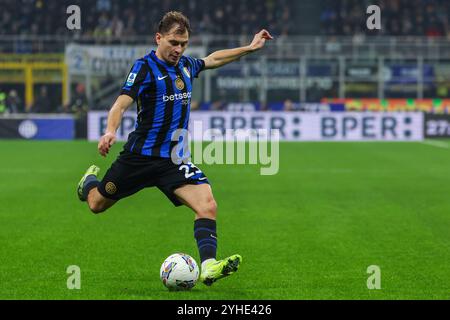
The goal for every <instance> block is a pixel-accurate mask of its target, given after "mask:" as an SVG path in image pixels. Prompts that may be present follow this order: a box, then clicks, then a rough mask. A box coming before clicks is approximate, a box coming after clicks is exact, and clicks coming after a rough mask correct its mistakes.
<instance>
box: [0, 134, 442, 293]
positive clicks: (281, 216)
mask: <svg viewBox="0 0 450 320" xmlns="http://www.w3.org/2000/svg"><path fill="white" fill-rule="evenodd" d="M443 143H448V142H447V141H444V142H443ZM121 147H122V145H121V144H117V145H115V146H114V148H113V152H112V154H110V155H109V156H108V158H106V159H104V158H101V157H100V156H99V155H98V154H97V151H96V144H95V143H88V142H83V141H75V142H28V141H23V142H22V141H0V148H1V157H0V179H1V184H0V203H1V206H0V217H1V222H0V243H1V245H0V256H1V263H0V299H215V300H219V299H220V300H222V299H224V300H226V299H450V269H449V266H450V231H449V230H450V196H449V195H450V187H449V182H450V149H446V148H438V147H435V146H432V145H425V144H421V143H374V142H371V143H282V144H281V146H280V171H279V173H278V174H277V175H274V176H261V175H260V174H259V169H260V167H259V166H257V165H212V166H208V165H199V167H200V168H201V169H202V170H203V171H204V172H205V173H206V175H207V176H208V177H209V179H210V181H211V183H212V186H213V191H214V195H215V197H216V200H217V202H218V205H219V210H218V236H219V248H218V255H219V257H224V256H228V255H231V254H234V253H240V254H241V255H242V256H243V264H242V265H241V268H240V270H239V272H237V273H236V274H235V275H233V276H231V277H229V278H226V279H223V280H220V281H219V282H217V283H216V284H214V285H213V286H212V287H206V286H204V285H203V284H200V283H199V284H197V286H196V287H195V288H194V289H193V290H192V291H190V292H168V291H167V290H166V289H165V288H164V287H163V285H162V283H161V282H160V280H159V268H160V266H161V263H162V262H163V260H164V259H165V258H166V257H167V256H169V255H170V254H172V253H174V252H180V251H181V252H186V253H188V254H191V255H192V256H193V257H194V258H195V259H196V260H197V261H198V259H199V257H198V252H197V248H196V245H195V241H194V238H193V214H192V213H191V211H190V210H189V209H188V208H186V207H181V208H175V207H173V205H172V204H171V203H170V202H169V201H168V200H167V199H166V198H165V196H164V195H163V194H162V193H161V192H160V191H159V190H158V189H156V188H152V189H145V190H143V191H141V192H140V193H138V194H136V195H134V196H132V197H130V198H127V199H125V200H122V201H121V202H119V203H118V204H117V205H116V206H114V207H113V208H111V209H110V210H109V211H107V212H105V213H103V214H101V215H94V214H92V213H90V212H89V211H88V209H87V206H86V204H85V203H81V202H79V200H78V198H77V196H76V185H77V183H78V180H79V179H80V177H81V175H82V174H83V173H84V171H85V169H86V168H87V167H88V166H89V165H90V164H93V163H95V164H97V165H99V166H100V167H101V169H102V171H101V176H103V174H104V173H105V171H106V169H107V168H108V167H109V165H110V163H111V162H112V161H113V160H114V158H115V156H116V155H117V153H118V152H119V151H120V150H121ZM70 265H77V266H79V267H80V268H81V289H80V290H69V289H67V286H66V281H67V278H68V277H69V275H68V274H67V273H66V269H67V267H68V266H70ZM370 265H377V266H379V267H380V270H381V289H380V290H369V289H368V288H367V278H368V277H369V276H370V274H368V273H367V268H368V266H370Z"/></svg>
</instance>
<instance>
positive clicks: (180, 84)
mask: <svg viewBox="0 0 450 320" xmlns="http://www.w3.org/2000/svg"><path fill="white" fill-rule="evenodd" d="M175 87H177V89H178V90H183V89H184V82H183V80H182V79H181V78H180V77H178V78H177V80H175Z"/></svg>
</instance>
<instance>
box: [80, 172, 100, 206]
mask: <svg viewBox="0 0 450 320" xmlns="http://www.w3.org/2000/svg"><path fill="white" fill-rule="evenodd" d="M99 183H100V181H98V180H97V177H96V176H94V175H93V174H91V175H88V176H87V177H86V180H85V181H84V184H83V197H84V198H85V199H86V200H87V197H88V195H89V191H91V190H92V189H94V188H95V187H97V186H98V184H99Z"/></svg>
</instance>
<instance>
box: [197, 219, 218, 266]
mask: <svg viewBox="0 0 450 320" xmlns="http://www.w3.org/2000/svg"><path fill="white" fill-rule="evenodd" d="M194 237H195V240H197V247H198V252H199V253H200V260H201V262H203V261H205V260H206V259H211V258H213V259H215V258H216V251H217V233H216V220H212V219H206V218H201V219H197V220H195V222H194Z"/></svg>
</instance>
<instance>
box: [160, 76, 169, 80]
mask: <svg viewBox="0 0 450 320" xmlns="http://www.w3.org/2000/svg"><path fill="white" fill-rule="evenodd" d="M167 77H168V76H164V77H160V76H158V80H163V79H165V78H167Z"/></svg>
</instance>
